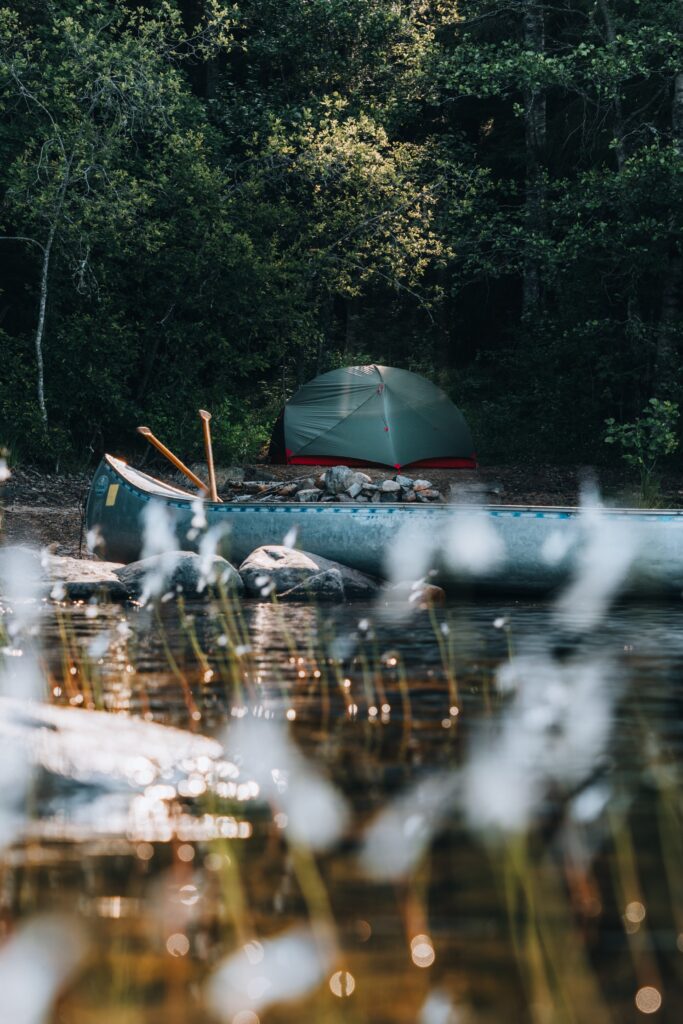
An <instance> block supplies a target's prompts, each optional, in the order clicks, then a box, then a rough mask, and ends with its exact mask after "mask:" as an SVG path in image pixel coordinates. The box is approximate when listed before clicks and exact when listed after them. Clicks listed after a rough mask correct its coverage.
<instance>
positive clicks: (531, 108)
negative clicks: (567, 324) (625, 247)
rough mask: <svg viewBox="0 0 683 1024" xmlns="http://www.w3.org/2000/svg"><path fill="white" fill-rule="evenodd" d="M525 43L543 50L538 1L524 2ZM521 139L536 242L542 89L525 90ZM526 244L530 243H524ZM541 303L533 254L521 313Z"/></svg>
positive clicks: (529, 222)
mask: <svg viewBox="0 0 683 1024" xmlns="http://www.w3.org/2000/svg"><path fill="white" fill-rule="evenodd" d="M523 20H524V43H525V45H526V46H527V47H528V48H529V49H530V50H534V51H536V53H543V52H544V50H545V26H544V21H543V9H542V7H541V5H540V4H539V3H537V0H525V3H524V19H523ZM524 136H525V143H526V189H525V219H526V227H527V232H528V234H529V235H530V236H531V237H532V239H533V241H532V247H533V245H534V244H535V239H536V238H538V237H539V236H540V235H542V234H543V231H544V227H545V216H544V210H543V206H544V199H545V186H544V183H543V165H544V158H545V146H546V97H545V92H544V90H543V89H536V88H531V89H525V91H524ZM527 245H529V243H528V242H527ZM540 303H541V266H540V261H539V259H538V257H537V256H536V255H535V254H534V253H533V252H532V253H530V254H528V255H527V256H526V258H525V261H524V280H523V291H522V312H523V313H524V314H529V313H533V312H535V311H536V310H537V309H538V307H539V306H540Z"/></svg>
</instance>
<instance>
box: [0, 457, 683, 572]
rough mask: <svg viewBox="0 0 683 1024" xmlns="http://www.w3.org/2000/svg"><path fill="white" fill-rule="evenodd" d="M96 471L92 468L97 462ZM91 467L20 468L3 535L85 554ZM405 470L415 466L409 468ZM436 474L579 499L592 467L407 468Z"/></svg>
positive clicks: (445, 480) (379, 473) (609, 478)
mask: <svg viewBox="0 0 683 1024" xmlns="http://www.w3.org/2000/svg"><path fill="white" fill-rule="evenodd" d="M245 468H246V479H247V480H249V479H254V480H257V479H262V480H275V479H283V480H284V479H286V480H289V479H294V478H300V477H303V476H312V477H315V476H316V475H317V474H318V473H319V472H320V471H321V470H322V468H323V467H315V466H306V467H302V466H270V465H259V466H249V467H245ZM144 469H145V470H146V472H149V473H151V474H153V475H155V476H158V477H159V478H161V479H167V480H169V481H171V482H173V483H176V484H177V483H178V478H177V477H176V476H175V475H173V474H172V473H171V474H169V473H167V472H166V470H165V466H164V465H163V464H160V463H148V464H147V465H146V466H145V467H144ZM92 472H94V469H93V470H92ZM92 472H87V473H68V474H59V475H54V474H49V473H44V472H41V471H39V470H36V469H31V468H21V467H20V468H17V469H14V470H13V471H12V476H11V478H10V479H9V481H7V483H6V484H5V485H4V488H0V516H1V517H2V518H1V520H0V541H1V542H3V543H13V544H30V545H36V546H40V547H49V548H50V549H51V550H52V551H53V553H54V554H58V555H73V556H78V555H79V554H81V553H82V554H84V553H85V551H84V546H85V538H84V534H83V530H82V524H83V518H84V511H85V501H86V499H87V495H88V488H89V486H90V481H91V477H92ZM367 472H368V473H369V475H370V476H371V477H372V478H373V479H375V480H382V479H385V478H388V477H391V476H392V475H393V471H391V470H386V471H384V470H377V469H369V470H367ZM406 472H409V473H410V470H407V471H406ZM410 475H411V476H415V477H417V476H420V477H423V478H426V479H428V480H431V481H432V483H433V484H434V486H435V487H437V488H438V489H439V490H440V491H441V492H442V494H443V495H444V497H445V498H446V499H449V497H450V500H455V501H476V500H479V501H485V502H490V503H494V504H504V505H508V504H515V505H516V504H523V505H575V504H577V502H578V501H579V498H580V493H581V489H582V486H583V485H584V483H586V482H589V481H590V479H591V474H590V472H589V471H587V470H586V469H584V468H582V467H579V466H550V465H537V466H526V465H522V464H518V465H511V466H482V467H481V468H480V469H478V470H445V469H432V470H420V471H419V472H417V471H414V472H412V473H410ZM593 479H594V480H597V481H598V483H599V486H600V489H601V492H602V494H603V496H604V498H605V500H606V501H608V502H609V503H610V504H615V505H621V506H623V507H629V506H630V507H632V506H633V505H634V504H635V503H636V490H637V489H636V488H634V485H633V480H632V478H629V476H628V475H627V474H626V473H623V472H619V471H615V470H609V471H606V470H600V471H599V472H596V473H595V474H593ZM662 505H666V506H668V507H671V508H680V507H683V472H678V473H669V474H668V475H667V476H666V478H665V479H664V481H663V484H662Z"/></svg>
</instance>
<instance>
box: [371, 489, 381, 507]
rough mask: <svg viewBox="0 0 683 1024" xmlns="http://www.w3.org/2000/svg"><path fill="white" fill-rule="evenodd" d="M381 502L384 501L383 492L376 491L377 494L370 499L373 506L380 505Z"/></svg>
mask: <svg viewBox="0 0 683 1024" xmlns="http://www.w3.org/2000/svg"><path fill="white" fill-rule="evenodd" d="M381 500H382V492H381V491H380V490H379V488H378V489H377V490H376V491H375V493H374V494H373V495H372V497H371V498H370V501H371V503H372V504H373V505H379V503H380V501H381Z"/></svg>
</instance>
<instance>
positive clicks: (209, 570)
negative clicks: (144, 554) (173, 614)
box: [115, 551, 244, 597]
mask: <svg viewBox="0 0 683 1024" xmlns="http://www.w3.org/2000/svg"><path fill="white" fill-rule="evenodd" d="M115 575H116V576H117V578H118V579H119V580H120V581H121V583H122V584H123V586H124V587H125V588H126V590H127V592H128V593H129V594H130V595H131V596H134V597H139V596H140V595H141V594H143V593H145V592H148V593H149V594H150V596H152V595H154V596H160V595H161V593H167V592H169V591H171V592H172V591H176V592H179V593H182V594H186V595H187V596H188V597H197V596H198V595H204V594H206V592H207V590H210V589H212V588H214V587H218V586H223V587H225V589H226V590H227V591H228V592H232V593H241V592H242V590H243V589H244V587H243V584H242V579H241V577H240V575H239V573H238V572H237V570H236V569H235V568H234V566H232V565H231V564H230V562H228V561H227V560H226V559H225V558H221V557H220V555H214V556H213V557H212V559H211V561H210V563H209V564H208V565H207V563H206V560H205V559H204V558H202V557H201V556H200V555H197V554H195V553H194V552H192V551H171V552H167V553H165V554H163V555H153V556H152V557H151V558H143V559H141V560H140V561H139V562H131V563H130V565H124V566H122V567H121V568H120V569H117V570H116V573H115Z"/></svg>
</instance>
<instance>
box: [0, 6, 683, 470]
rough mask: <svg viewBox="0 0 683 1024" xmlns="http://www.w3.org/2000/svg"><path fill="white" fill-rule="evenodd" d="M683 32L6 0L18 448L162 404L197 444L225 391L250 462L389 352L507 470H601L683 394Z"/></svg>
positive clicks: (609, 24)
mask: <svg viewBox="0 0 683 1024" xmlns="http://www.w3.org/2000/svg"><path fill="white" fill-rule="evenodd" d="M681 22H682V19H681V16H680V13H679V12H678V5H676V4H672V3H671V2H670V0H619V2H616V0H594V2H584V0H561V2H560V3H559V4H553V5H545V4H542V3H538V2H536V0H518V2H515V3H500V2H498V0H495V2H494V0H461V2H455V0H431V2H430V0H412V2H410V0H236V2H235V3H232V4H227V3H223V2H221V0H148V2H146V3H138V2H137V0H129V2H126V0H78V2H76V0H5V2H4V4H3V6H2V8H1V9H0V110H1V111H2V114H1V118H0V198H1V200H2V206H1V207H0V235H1V236H2V240H0V283H1V287H2V293H1V294H0V352H1V369H0V443H2V442H4V443H6V444H9V445H10V446H12V447H13V448H14V449H15V450H18V451H19V452H21V453H23V454H25V455H27V456H33V457H39V456H41V455H48V456H50V457H52V456H54V455H55V454H58V453H64V454H71V455H76V456H79V457H82V455H83V454H84V453H88V452H90V451H95V452H96V453H99V451H100V450H101V449H102V448H103V447H107V448H109V449H116V448H124V449H125V448H128V447H130V445H131V441H132V437H133V435H132V428H133V426H134V425H135V424H137V423H140V422H145V423H148V424H149V425H150V426H152V427H153V428H154V429H155V430H156V431H157V432H158V433H159V434H160V435H161V436H163V438H164V439H165V440H167V441H168V442H170V443H172V444H174V445H177V446H179V447H180V448H181V449H183V450H184V452H185V453H186V454H188V455H191V454H193V453H196V451H197V449H198V445H199V442H200V432H199V429H198V424H197V418H196V409H197V407H198V406H200V405H201V406H205V407H207V408H210V409H212V411H213V413H214V416H215V420H214V424H215V430H216V433H217V442H218V447H219V452H218V455H219V457H220V458H236V457H247V456H249V457H251V456H252V455H253V454H254V452H255V450H256V449H257V448H258V447H259V445H260V444H261V443H262V442H263V441H264V440H265V438H266V437H267V436H268V431H269V426H270V423H271V422H272V419H273V418H274V416H275V414H276V412H277V409H278V406H279V405H280V403H281V401H282V399H283V398H284V397H286V396H287V395H288V394H289V393H291V391H292V389H293V388H294V387H295V386H296V385H297V384H298V383H301V382H303V381H304V380H305V379H307V378H308V377H309V376H311V375H313V374H314V373H316V372H319V371H322V370H324V369H327V368H330V367H333V366H336V365H340V364H343V363H351V362H367V361H373V362H384V363H389V364H394V365H398V366H405V367H406V368H409V369H413V370H416V371H418V372H425V373H427V374H429V375H430V376H432V377H433V378H434V379H436V380H438V381H439V382H440V383H441V384H442V385H443V386H445V387H446V389H447V390H448V391H449V392H450V394H451V395H452V396H453V398H454V399H455V400H456V401H457V402H458V403H459V404H460V405H461V407H462V408H463V410H464V411H465V413H466V415H467V416H468V418H469V420H470V422H471V425H472V428H473V431H474V434H475V438H476V439H477V444H478V449H479V452H480V454H481V455H482V456H483V458H485V459H487V460H489V461H490V460H491V459H494V458H506V457H507V458H514V457H518V456H519V454H520V452H523V453H524V454H525V455H530V456H531V457H537V458H554V459H574V460H575V459H577V458H581V459H589V460H595V459H598V458H599V457H600V452H601V450H602V451H609V450H610V449H607V448H605V446H604V445H603V444H602V442H601V437H602V435H603V423H604V420H605V418H606V417H608V416H614V417H616V418H617V419H619V420H623V419H629V418H632V417H633V416H634V415H636V414H637V412H638V410H639V409H641V408H642V406H643V405H644V403H645V402H647V400H648V399H649V398H650V397H651V396H652V395H654V396H656V397H657V398H658V399H661V400H669V401H680V399H681V397H683V396H682V389H683V378H682V377H681V375H680V373H679V369H678V368H679V363H680V355H681V348H682V347H683V346H682V342H683V325H682V320H681V307H680V290H681V286H682V284H683V268H682V261H683V256H682V254H681V220H682V217H681V213H682V210H683V202H682V199H683V175H682V174H681V170H682V163H683V156H682V154H683V42H682V33H681V27H682V24H681ZM41 361H42V362H44V371H43V375H44V388H42V387H41V385H40V384H39V379H40V377H41ZM43 392H44V394H43ZM46 422H47V432H46V428H45V423H46Z"/></svg>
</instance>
